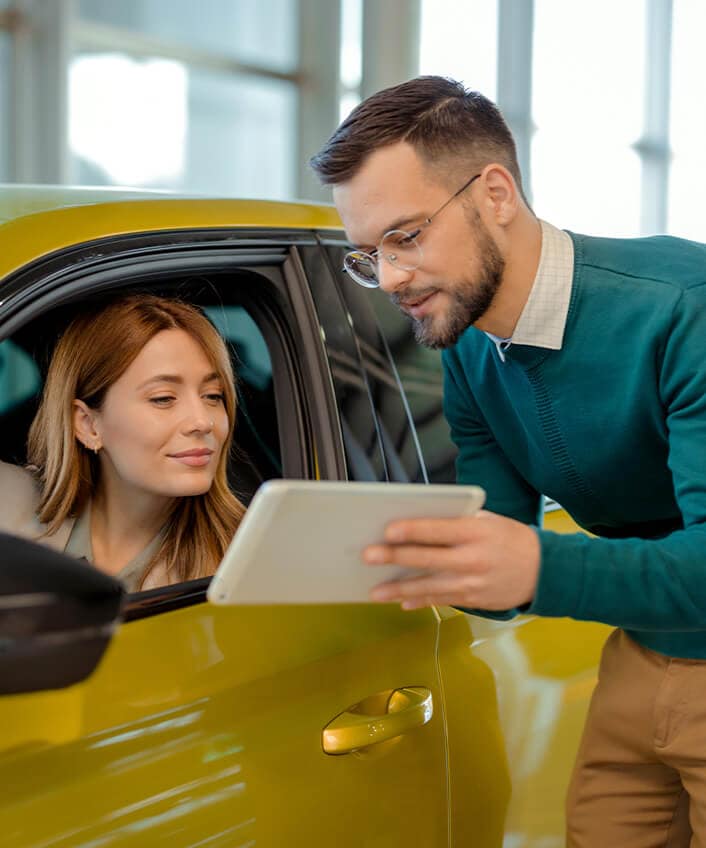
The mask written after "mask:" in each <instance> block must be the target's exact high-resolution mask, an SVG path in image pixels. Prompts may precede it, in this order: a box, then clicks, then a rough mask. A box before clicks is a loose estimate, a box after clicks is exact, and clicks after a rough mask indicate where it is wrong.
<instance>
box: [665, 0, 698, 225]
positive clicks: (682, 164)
mask: <svg viewBox="0 0 706 848" xmlns="http://www.w3.org/2000/svg"><path fill="white" fill-rule="evenodd" d="M704 32H706V4H705V3H698V2H694V0H675V2H674V19H673V29H672V102H671V111H672V114H671V133H670V134H671V141H672V150H673V152H674V158H673V160H672V168H671V173H670V175H669V181H670V182H669V185H670V192H669V205H668V230H669V232H670V233H673V234H674V235H677V236H683V237H684V238H691V239H695V240H696V241H706V218H704V214H703V200H702V198H703V197H704V195H705V194H706V169H705V168H704V144H705V143H706V105H704V104H705V103H706V101H705V99H704V80H706V52H704V47H703V34H704Z"/></svg>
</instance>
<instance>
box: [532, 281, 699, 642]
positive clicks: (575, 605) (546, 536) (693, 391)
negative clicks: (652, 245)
mask: <svg viewBox="0 0 706 848" xmlns="http://www.w3.org/2000/svg"><path fill="white" fill-rule="evenodd" d="M638 341H639V339H636V342H638ZM659 391H660V394H661V401H662V405H663V408H664V410H665V425H666V430H667V437H668V441H669V459H668V464H669V469H670V471H671V474H672V481H673V486H674V494H675V498H676V501H677V504H678V506H679V509H680V512H681V514H682V519H683V525H684V526H683V529H680V530H678V531H676V532H674V533H672V534H670V535H668V536H665V537H663V538H661V539H635V538H630V539H596V538H590V537H587V536H584V535H581V534H577V535H567V536H562V535H558V534H555V533H551V532H549V531H546V530H540V531H539V536H540V542H541V549H542V561H541V569H540V576H539V582H538V585H537V592H536V595H535V598H534V601H533V602H532V604H531V606H530V608H529V612H530V613H536V614H538V615H548V616H571V617H572V618H576V619H582V620H592V621H601V622H604V623H606V624H612V625H616V626H618V627H624V628H627V629H632V630H650V631H694V630H699V631H703V630H706V284H702V285H700V286H695V287H693V288H691V289H687V290H686V291H684V292H683V293H682V294H681V296H680V298H679V300H678V301H677V303H676V305H675V308H674V311H673V315H672V322H671V326H670V329H669V332H668V334H667V337H666V340H665V343H664V348H663V357H662V362H661V369H660V383H659Z"/></svg>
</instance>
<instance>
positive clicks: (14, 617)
mask: <svg viewBox="0 0 706 848" xmlns="http://www.w3.org/2000/svg"><path fill="white" fill-rule="evenodd" d="M123 594H124V593H123V587H122V585H121V584H120V582H119V581H117V580H115V579H113V578H112V577H109V576H108V575H107V574H103V573H102V572H101V571H98V569H96V568H93V567H92V566H91V565H88V564H86V563H83V562H81V561H80V560H76V559H73V558H71V557H68V556H65V555H64V554H61V553H58V552H57V551H54V550H51V549H50V548H48V547H47V546H46V545H41V544H37V543H36V542H29V541H27V540H26V539H20V538H18V537H16V536H10V535H8V534H6V533H0V695H9V694H17V693H20V692H35V691H38V690H41V689H60V688H62V687H64V686H70V685H71V684H73V683H78V682H79V681H81V680H85V678H86V677H88V676H89V675H90V674H91V672H92V671H93V670H94V669H95V668H96V666H97V665H98V663H99V661H100V659H101V657H102V656H103V653H104V652H105V649H106V648H107V646H108V643H109V642H110V639H111V636H112V634H113V631H114V630H115V627H116V625H117V623H118V621H119V616H120V607H121V603H122V598H123Z"/></svg>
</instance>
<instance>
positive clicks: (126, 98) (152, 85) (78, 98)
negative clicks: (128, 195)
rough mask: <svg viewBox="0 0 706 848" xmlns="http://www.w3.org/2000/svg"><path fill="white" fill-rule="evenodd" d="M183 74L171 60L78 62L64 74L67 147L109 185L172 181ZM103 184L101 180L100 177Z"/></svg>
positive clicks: (180, 159)
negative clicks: (66, 96) (67, 100)
mask: <svg viewBox="0 0 706 848" xmlns="http://www.w3.org/2000/svg"><path fill="white" fill-rule="evenodd" d="M187 100H188V93H187V74H186V69H185V68H184V67H183V66H182V65H181V64H180V63H178V62H173V61H168V60H164V59H152V60H146V61H136V60H133V59H131V58H129V57H127V56H123V55H120V54H112V53H111V54H101V55H89V56H79V57H77V58H75V59H74V60H73V61H72V62H71V66H70V70H69V104H70V105H69V144H70V147H71V152H72V154H73V155H74V156H75V157H78V158H81V159H83V160H84V164H85V165H86V166H87V170H88V171H89V172H90V171H91V170H92V169H98V173H99V174H100V175H102V177H103V178H102V179H98V180H97V181H98V182H101V183H103V182H106V181H107V182H110V183H113V184H117V185H130V186H160V185H173V184H174V183H178V182H179V180H180V179H181V177H182V176H183V172H184V161H185V145H186V126H187ZM106 178H107V179H106Z"/></svg>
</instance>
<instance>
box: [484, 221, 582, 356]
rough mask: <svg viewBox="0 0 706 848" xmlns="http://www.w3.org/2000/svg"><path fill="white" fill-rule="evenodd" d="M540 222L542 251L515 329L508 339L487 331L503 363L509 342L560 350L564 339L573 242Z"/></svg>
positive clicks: (545, 223)
mask: <svg viewBox="0 0 706 848" xmlns="http://www.w3.org/2000/svg"><path fill="white" fill-rule="evenodd" d="M539 223H540V225H541V228H542V251H541V254H540V257H539V265H538V266H537V274H536V276H535V278H534V282H533V283H532V288H531V290H530V293H529V297H528V298H527V302H526V303H525V306H524V308H523V310H522V312H521V314H520V317H519V319H518V321H517V324H516V325H515V330H514V332H513V334H512V336H511V337H510V338H509V339H501V338H498V337H497V336H493V335H492V334H491V333H486V335H487V336H488V338H490V339H491V340H492V341H493V342H494V343H495V346H496V348H497V351H498V354H499V356H500V358H501V359H502V360H503V362H504V361H505V351H506V350H507V349H508V347H510V345H511V344H521V345H528V346H529V347H544V348H548V349H549V350H561V346H562V343H563V340H564V330H565V328H566V316H567V314H568V312H569V300H570V299H571V284H572V280H573V275H574V243H573V241H572V240H571V236H570V235H569V234H568V233H566V232H564V231H563V230H559V229H557V228H556V227H554V226H552V225H551V224H548V223H547V222H546V221H540V222H539Z"/></svg>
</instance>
